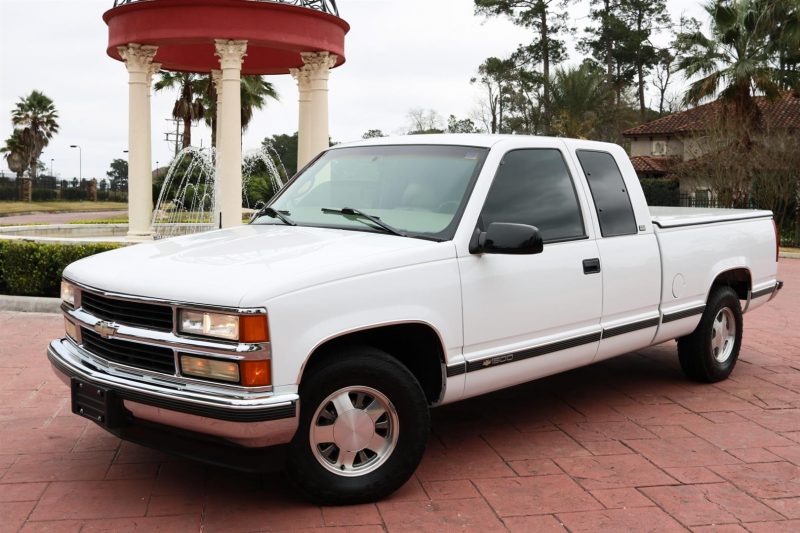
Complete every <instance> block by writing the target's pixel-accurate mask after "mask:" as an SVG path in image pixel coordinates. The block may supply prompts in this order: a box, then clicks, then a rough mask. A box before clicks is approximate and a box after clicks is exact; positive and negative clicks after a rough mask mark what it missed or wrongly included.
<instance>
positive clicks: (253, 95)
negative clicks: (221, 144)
mask: <svg viewBox="0 0 800 533" xmlns="http://www.w3.org/2000/svg"><path fill="white" fill-rule="evenodd" d="M202 85H203V86H204V90H203V94H204V98H203V105H204V107H205V111H206V113H205V121H206V124H208V125H209V126H210V127H211V145H212V146H216V145H217V91H216V88H215V87H214V83H213V82H212V81H211V76H205V77H204V79H203V81H202ZM240 96H241V101H242V115H241V117H242V131H245V130H246V129H247V126H249V125H250V122H251V121H252V120H253V113H254V111H256V110H258V109H263V108H264V106H265V105H267V99H268V98H271V99H273V100H276V101H277V100H279V99H280V97H279V96H278V91H276V90H275V87H274V86H273V85H272V84H271V83H270V82H268V81H266V80H265V79H264V77H263V76H242V84H241V90H240Z"/></svg>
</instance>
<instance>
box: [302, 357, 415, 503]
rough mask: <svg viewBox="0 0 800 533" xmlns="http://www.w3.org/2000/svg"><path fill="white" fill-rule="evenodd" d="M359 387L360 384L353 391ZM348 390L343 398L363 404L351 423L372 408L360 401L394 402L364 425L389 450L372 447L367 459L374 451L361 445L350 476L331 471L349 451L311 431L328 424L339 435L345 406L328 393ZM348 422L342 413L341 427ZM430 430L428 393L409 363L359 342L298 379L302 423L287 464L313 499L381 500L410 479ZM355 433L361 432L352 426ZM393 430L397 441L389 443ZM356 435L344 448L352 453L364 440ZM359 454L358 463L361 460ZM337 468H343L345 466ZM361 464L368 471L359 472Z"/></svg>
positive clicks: (355, 405)
mask: <svg viewBox="0 0 800 533" xmlns="http://www.w3.org/2000/svg"><path fill="white" fill-rule="evenodd" d="M357 388H361V389H362V391H361V392H350V391H351V389H357ZM343 390H344V391H345V392H344V394H346V395H347V397H346V399H349V400H350V401H351V402H352V403H351V404H348V405H349V406H352V407H353V409H352V411H354V412H355V411H359V409H360V412H359V413H351V414H353V416H354V417H355V418H354V417H351V418H350V419H351V420H353V422H352V424H354V425H355V424H357V423H358V422H361V423H362V424H363V423H364V421H365V420H366V419H365V418H364V416H365V415H367V413H368V411H367V410H365V409H364V406H363V405H362V406H361V407H359V402H361V403H363V404H365V405H366V404H371V403H372V401H373V400H375V399H376V398H378V400H380V401H385V400H388V401H389V402H390V403H389V404H388V405H389V406H390V409H386V410H385V414H384V415H381V418H378V419H377V420H374V421H373V422H372V426H367V427H368V428H370V429H367V432H369V431H373V432H374V433H373V434H374V435H378V436H380V437H381V438H384V439H385V442H386V443H387V444H386V446H387V448H386V449H387V450H389V451H388V452H387V453H384V454H383V455H381V454H380V453H375V455H374V457H371V458H368V459H364V458H365V457H370V456H371V455H372V454H373V453H374V452H373V451H372V450H371V449H369V448H363V449H362V451H361V452H357V453H356V455H355V459H354V460H352V461H351V462H350V466H349V467H348V468H349V471H348V472H347V475H344V474H339V473H334V471H335V470H336V469H337V466H338V463H339V462H346V461H345V460H344V459H343V457H345V456H346V455H342V456H340V455H339V454H342V453H343V452H342V449H340V448H339V446H340V445H338V444H335V443H333V444H319V445H318V444H315V443H314V441H312V438H313V437H312V432H311V429H312V423H315V431H316V430H317V429H318V428H323V427H327V426H331V430H330V432H331V434H332V435H334V428H335V427H336V426H337V421H339V420H340V417H341V413H339V412H338V409H337V408H336V406H335V405H334V403H333V402H332V401H327V400H328V399H329V398H330V397H331V396H334V397H336V398H342V391H343ZM363 390H366V392H363ZM370 390H373V391H377V393H378V394H380V395H382V396H383V398H382V399H380V397H379V396H377V395H374V393H370V392H369V391H370ZM370 394H373V396H374V397H373V396H371V395H370ZM376 401H377V400H376ZM381 405H383V404H381ZM392 408H393V410H392ZM376 412H377V411H376ZM358 417H360V418H358ZM315 418H316V420H315ZM318 422H324V423H323V424H319V423H318ZM345 423H346V420H345V418H344V417H342V418H341V422H340V426H339V427H344V426H343V425H341V424H345ZM351 427H355V426H351ZM359 428H364V426H363V425H361V426H359ZM429 431H430V414H429V411H428V403H427V400H426V398H425V393H424V392H423V391H422V387H420V384H419V382H418V381H417V379H416V378H415V377H414V375H413V374H412V373H411V372H410V371H409V370H408V368H406V367H405V366H404V365H403V364H401V363H400V362H399V361H398V360H397V359H395V358H393V357H392V356H390V355H389V354H387V353H385V352H383V351H381V350H378V349H376V348H372V347H367V346H357V347H351V348H347V349H340V350H337V351H336V352H335V353H332V354H330V356H329V357H327V358H326V359H325V360H324V361H323V362H322V363H320V364H319V365H317V366H315V367H313V368H311V369H310V370H309V371H308V375H307V376H306V377H304V378H303V382H302V383H301V384H300V423H299V427H298V429H297V433H296V434H295V436H294V439H293V440H292V442H291V444H290V445H289V451H288V454H287V460H286V469H287V472H288V474H289V477H290V479H292V480H293V481H294V483H295V484H296V485H297V487H298V488H299V489H300V491H301V492H303V493H304V494H305V495H306V496H307V497H308V498H309V499H310V500H311V501H313V502H314V503H317V504H321V505H346V504H355V503H365V502H372V501H376V500H379V499H381V498H384V497H385V496H388V495H389V494H391V493H392V492H394V491H395V490H397V489H398V488H400V487H401V486H402V485H403V484H404V483H405V482H406V481H408V479H409V478H410V477H411V475H412V474H413V473H414V471H415V470H416V468H417V466H418V465H419V462H420V460H421V459H422V454H423V453H424V451H425V445H426V443H427V439H428V432H429ZM352 434H353V435H355V434H356V430H355V429H353V430H352ZM363 434H364V433H363V432H360V433H359V437H358V438H359V439H362V438H365V437H363ZM394 437H396V439H395V441H394V443H393V444H389V443H390V442H391V441H392V439H393V438H394ZM337 438H340V436H337ZM353 438H354V439H355V438H356V437H353ZM340 440H341V439H340ZM324 442H329V441H324ZM358 442H359V443H358V444H355V443H353V444H351V446H352V449H351V450H350V452H344V453H345V454H347V453H350V454H353V453H354V452H355V450H356V449H358V448H359V447H360V446H362V444H361V442H362V441H361V440H359V441H358ZM341 446H343V447H344V446H346V445H344V444H342V445H341ZM326 454H329V455H326ZM361 454H363V456H362V455H361ZM351 456H352V455H351ZM362 459H364V460H363V461H361V460H362ZM359 461H361V465H360V466H359V465H357V464H356V463H357V462H359ZM323 463H325V464H323ZM338 467H339V468H341V469H342V471H344V470H345V467H344V466H343V465H342V466H338ZM356 468H361V469H365V470H364V472H363V473H359V472H358V471H357V470H355V469H356ZM370 468H372V470H370Z"/></svg>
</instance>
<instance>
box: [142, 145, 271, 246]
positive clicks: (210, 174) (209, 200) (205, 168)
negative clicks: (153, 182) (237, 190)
mask: <svg viewBox="0 0 800 533" xmlns="http://www.w3.org/2000/svg"><path fill="white" fill-rule="evenodd" d="M215 156H216V154H215V151H214V149H213V148H196V147H193V146H190V147H188V148H184V149H183V150H181V151H180V152H178V155H177V156H175V159H173V161H172V164H171V165H170V166H169V170H168V171H167V175H166V177H165V178H164V183H163V185H162V186H161V192H160V193H159V195H158V200H157V201H156V205H155V210H154V211H153V219H152V222H151V226H152V228H153V232H154V237H155V238H156V239H164V238H167V237H175V236H178V235H186V234H189V233H197V232H201V231H208V230H211V229H215V227H216V225H215V222H214V218H215V217H214V213H215V210H214V179H215V174H216V173H215ZM281 171H283V172H282V173H281ZM260 172H265V173H266V175H263V174H260ZM282 175H284V176H285V175H286V169H285V168H284V166H283V163H282V162H281V159H280V157H279V156H278V153H277V152H276V151H275V149H274V148H273V147H272V145H270V144H266V145H263V146H262V147H261V148H259V149H258V150H250V151H248V152H246V153H245V154H244V155H243V157H242V200H243V205H244V206H245V208H246V209H248V210H252V209H257V208H258V207H260V205H257V204H259V202H260V203H261V204H263V201H264V200H268V199H269V197H271V196H272V195H274V194H275V193H276V192H278V191H279V190H280V189H281V187H283V179H282V177H281V176H282ZM256 176H263V177H265V178H266V180H267V184H268V185H269V189H270V190H269V193H271V194H270V195H269V197H266V198H264V199H263V200H260V201H259V202H256V203H254V205H252V206H251V205H250V196H251V195H250V194H248V193H249V192H250V188H251V185H252V184H251V181H252V180H253V178H254V177H256Z"/></svg>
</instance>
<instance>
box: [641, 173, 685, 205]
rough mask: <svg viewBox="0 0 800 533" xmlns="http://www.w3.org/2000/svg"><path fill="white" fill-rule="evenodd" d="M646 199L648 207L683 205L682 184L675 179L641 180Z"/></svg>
mask: <svg viewBox="0 0 800 533" xmlns="http://www.w3.org/2000/svg"><path fill="white" fill-rule="evenodd" d="M639 183H641V184H642V190H643V191H644V197H645V198H646V199H647V205H666V206H679V205H681V191H680V182H679V181H678V180H675V179H665V178H641V179H640V180H639Z"/></svg>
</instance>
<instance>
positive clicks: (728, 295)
mask: <svg viewBox="0 0 800 533" xmlns="http://www.w3.org/2000/svg"><path fill="white" fill-rule="evenodd" d="M720 317H722V321H723V322H720V321H719V320H720ZM726 321H727V322H728V323H731V322H732V324H733V325H734V326H735V328H736V331H735V332H734V333H733V339H732V341H728V342H730V343H731V344H732V345H731V346H730V347H728V344H727V343H724V344H723V347H720V346H719V343H717V345H715V335H716V334H717V332H718V331H720V329H721V328H720V324H723V323H725V322H726ZM729 337H730V336H728V338H729ZM741 346H742V307H741V304H740V302H739V296H737V294H736V292H735V291H734V290H733V289H732V288H730V287H727V286H720V287H716V288H714V289H712V292H711V295H710V296H709V297H708V303H707V304H706V309H705V311H704V312H703V316H702V318H701V319H700V324H698V326H697V328H696V329H695V330H694V332H692V334H691V335H687V336H686V337H681V338H680V339H678V357H679V359H680V362H681V368H682V369H683V373H684V374H686V376H687V377H688V378H689V379H692V380H694V381H700V382H704V383H715V382H717V381H722V380H723V379H727V377H728V376H729V375H730V374H731V372H732V371H733V367H735V366H736V361H737V360H738V359H739V349H740V348H741ZM728 350H730V352H729V353H728ZM725 354H727V355H725ZM720 359H722V360H720Z"/></svg>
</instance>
